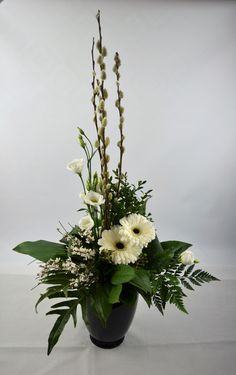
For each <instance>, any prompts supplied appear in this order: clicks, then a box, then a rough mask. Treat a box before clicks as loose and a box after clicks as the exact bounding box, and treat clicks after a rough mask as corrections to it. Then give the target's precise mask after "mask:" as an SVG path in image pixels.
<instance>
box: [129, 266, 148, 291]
mask: <svg viewBox="0 0 236 375" xmlns="http://www.w3.org/2000/svg"><path fill="white" fill-rule="evenodd" d="M129 282H130V284H132V285H134V286H136V287H138V288H139V289H141V290H143V291H144V292H145V293H152V285H151V281H150V274H149V271H146V270H143V269H137V270H135V277H134V278H132V280H130V281H129Z"/></svg>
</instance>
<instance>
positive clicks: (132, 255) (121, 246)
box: [98, 225, 141, 264]
mask: <svg viewBox="0 0 236 375" xmlns="http://www.w3.org/2000/svg"><path fill="white" fill-rule="evenodd" d="M120 228H121V227H120V226H119V225H115V226H114V227H112V228H111V229H110V230H104V231H103V232H102V238H100V239H99V240H98V244H99V245H100V252H105V253H107V254H109V255H110V256H111V259H112V262H113V263H115V264H129V263H134V262H136V260H137V259H138V256H139V255H140V253H141V249H140V247H139V246H136V245H135V244H134V243H133V242H131V241H129V239H128V238H124V239H123V238H121V233H120Z"/></svg>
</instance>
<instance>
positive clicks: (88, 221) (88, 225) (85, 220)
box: [79, 215, 94, 231]
mask: <svg viewBox="0 0 236 375" xmlns="http://www.w3.org/2000/svg"><path fill="white" fill-rule="evenodd" d="M93 226H94V221H93V219H92V218H91V216H90V215H86V216H84V217H82V218H81V219H80V221H79V227H80V229H81V230H84V231H86V230H90V229H92V228H93Z"/></svg>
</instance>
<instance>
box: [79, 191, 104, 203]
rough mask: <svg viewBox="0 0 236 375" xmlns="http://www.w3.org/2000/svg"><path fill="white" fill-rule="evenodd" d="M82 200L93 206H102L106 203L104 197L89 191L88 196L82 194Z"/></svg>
mask: <svg viewBox="0 0 236 375" xmlns="http://www.w3.org/2000/svg"><path fill="white" fill-rule="evenodd" d="M80 198H83V200H84V202H85V203H87V204H90V205H91V206H100V205H101V204H103V203H104V202H105V199H104V197H103V195H101V194H99V193H96V191H92V190H90V191H88V192H87V193H86V194H84V193H80Z"/></svg>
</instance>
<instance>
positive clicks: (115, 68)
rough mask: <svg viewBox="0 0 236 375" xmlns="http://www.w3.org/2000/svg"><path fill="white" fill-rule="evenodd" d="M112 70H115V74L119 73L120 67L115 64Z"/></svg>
mask: <svg viewBox="0 0 236 375" xmlns="http://www.w3.org/2000/svg"><path fill="white" fill-rule="evenodd" d="M112 70H113V72H114V73H115V74H117V72H118V69H117V66H116V65H114V66H113V69H112Z"/></svg>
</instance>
